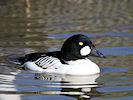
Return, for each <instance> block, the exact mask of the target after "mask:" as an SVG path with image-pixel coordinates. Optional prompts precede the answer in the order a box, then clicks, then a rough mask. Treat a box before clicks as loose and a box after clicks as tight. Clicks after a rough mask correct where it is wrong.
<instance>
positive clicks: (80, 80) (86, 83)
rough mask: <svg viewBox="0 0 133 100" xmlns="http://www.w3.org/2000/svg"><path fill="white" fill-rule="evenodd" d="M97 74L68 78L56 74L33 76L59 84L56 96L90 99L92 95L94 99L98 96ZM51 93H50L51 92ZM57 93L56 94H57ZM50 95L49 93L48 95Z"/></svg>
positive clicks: (67, 76) (68, 76)
mask: <svg viewBox="0 0 133 100" xmlns="http://www.w3.org/2000/svg"><path fill="white" fill-rule="evenodd" d="M98 77H99V74H95V75H90V76H70V75H56V74H46V73H44V74H40V73H37V74H35V78H36V79H40V80H48V81H54V82H57V83H60V85H59V86H58V87H59V88H61V90H60V91H56V94H60V95H66V96H72V97H75V98H78V99H79V98H86V99H90V98H92V97H93V96H94V95H95V97H96V95H97V94H99V93H98V92H97V91H96V88H97V87H98V86H99V85H98V83H97V82H96V79H97V78H98ZM51 92H52V91H51ZM57 92H58V93H57ZM49 94H51V93H49Z"/></svg>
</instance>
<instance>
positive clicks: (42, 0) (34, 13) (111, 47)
mask: <svg viewBox="0 0 133 100" xmlns="http://www.w3.org/2000/svg"><path fill="white" fill-rule="evenodd" d="M74 34H85V35H87V36H88V37H90V38H91V40H92V41H93V43H94V44H95V46H96V47H97V48H98V49H99V50H100V51H101V52H102V53H103V54H105V56H107V58H106V59H99V58H93V57H90V59H92V61H94V62H96V63H97V64H98V65H99V66H102V67H103V68H102V69H103V70H104V69H106V68H107V69H108V67H110V71H109V73H110V74H111V75H110V78H109V80H110V81H111V83H113V82H114V83H115V82H116V81H114V80H117V82H120V84H121V83H123V82H125V81H126V82H128V81H130V83H125V84H124V86H127V87H125V88H124V92H122V91H123V90H122V91H121V90H120V91H117V94H116V91H114V90H115V88H113V89H112V92H111V93H108V92H109V91H102V90H106V88H105V89H104V88H100V89H101V90H99V92H101V91H102V93H105V94H106V95H100V94H101V93H100V94H98V93H97V92H93V93H92V94H95V93H97V95H96V96H95V95H93V96H92V99H93V98H94V100H103V99H100V98H103V97H104V98H105V97H106V100H107V98H113V97H114V98H115V97H117V100H118V99H119V97H122V96H123V98H125V97H126V100H128V98H129V99H130V100H131V98H130V97H131V96H132V95H131V93H132V92H131V89H133V78H131V76H132V72H133V69H132V66H133V0H0V73H1V74H0V84H2V85H1V87H2V89H0V93H1V94H14V92H12V91H16V92H15V93H16V94H22V95H24V94H25V93H24V92H25V91H24V92H22V90H23V88H22V85H23V87H25V88H26V87H27V85H25V84H24V83H25V81H24V80H27V79H25V77H28V78H29V79H32V78H33V77H34V75H33V74H32V73H29V72H25V71H23V70H22V72H21V70H19V67H18V65H15V64H12V63H10V62H8V60H7V59H8V58H10V57H19V56H23V55H25V54H28V53H32V52H37V51H40V52H43V51H47V50H49V49H52V50H54V49H60V47H61V46H62V44H63V42H64V40H65V39H66V38H68V37H69V36H71V35H74ZM112 66H113V67H116V68H117V67H119V68H118V69H113V68H112ZM104 67H105V68H104ZM123 68H126V69H123ZM127 68H129V69H130V70H128V71H127ZM111 69H112V70H113V71H112V70H111ZM114 71H115V72H119V71H126V72H125V73H124V75H123V72H122V73H120V74H119V75H118V76H113V75H114V73H113V74H112V72H114ZM18 73H19V74H18ZM9 74H10V75H9ZM115 75H116V74H115ZM105 76H106V75H104V74H102V75H101V77H100V79H99V80H100V82H101V83H106V82H108V79H107V80H106V78H105ZM123 76H125V78H123ZM7 77H8V78H7ZM10 77H13V79H12V78H10ZM18 77H19V78H20V79H21V78H22V79H23V80H21V85H20V83H17V82H18V79H19V78H18ZM112 77H116V78H118V79H121V78H122V79H123V80H118V79H112ZM104 78H105V80H104ZM10 79H11V80H10ZM13 80H14V81H13ZM5 81H6V82H5ZM34 81H37V80H32V82H34ZM43 82H44V83H45V81H43ZM49 83H51V81H50V82H49ZM5 84H6V86H4V85H5ZM11 84H12V85H13V86H11ZM29 84H30V83H29ZM37 84H39V83H37ZM120 84H119V83H117V85H119V86H120ZM16 85H17V86H18V87H21V88H19V89H16V88H15V86H16ZM129 85H130V86H131V87H129ZM10 86H11V87H10ZM122 86H123V85H122ZM4 87H8V88H9V87H10V88H9V90H8V89H7V91H6V93H5V92H3V88H4ZM29 87H32V84H30V85H29ZM103 87H104V86H103ZM107 87H112V84H111V86H110V85H109V86H107ZM114 87H116V86H114ZM120 88H122V87H120ZM10 89H11V90H10ZM118 90H119V89H118ZM9 91H10V92H9ZM27 91H30V90H29V89H27ZM33 91H34V89H33ZM30 93H31V95H33V94H34V93H33V94H32V92H31V91H30ZM107 94H110V96H109V95H107ZM126 94H127V95H126ZM45 95H46V94H45ZM50 95H51V94H50ZM54 95H55V94H54ZM67 95H68V94H67ZM89 95H90V94H89ZM99 95H100V96H99ZM1 97H2V96H1ZM4 97H5V96H4ZM13 97H14V95H13ZM95 97H97V99H96V98H95ZM14 98H15V97H14ZM29 98H30V96H29ZM31 98H32V97H31ZM44 98H45V96H44ZM46 98H48V96H46ZM57 98H58V96H57ZM59 98H60V97H59ZM59 98H58V99H59ZM19 99H20V98H19ZM32 99H33V98H32ZM36 99H38V97H36ZM61 99H62V97H61ZM63 99H65V98H63ZM69 99H70V98H69ZM75 99H79V97H77V96H76V97H75V96H74V97H73V99H72V100H75ZM14 100H15V99H14ZM24 100H29V99H28V97H27V98H26V99H24ZM66 100H68V99H66ZM109 100H111V99H109ZM115 100H116V98H115ZM120 100H122V98H120Z"/></svg>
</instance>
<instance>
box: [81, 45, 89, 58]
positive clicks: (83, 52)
mask: <svg viewBox="0 0 133 100" xmlns="http://www.w3.org/2000/svg"><path fill="white" fill-rule="evenodd" d="M90 52H91V49H90V47H89V46H85V47H83V48H82V49H81V50H80V54H81V55H82V56H86V55H88V54H90Z"/></svg>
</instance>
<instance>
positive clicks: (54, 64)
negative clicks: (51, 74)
mask: <svg viewBox="0 0 133 100" xmlns="http://www.w3.org/2000/svg"><path fill="white" fill-rule="evenodd" d="M35 64H36V65H38V66H39V67H41V68H44V69H48V68H58V67H59V66H60V65H61V64H62V63H61V62H60V60H59V59H58V58H55V57H52V56H44V57H40V58H39V59H37V60H36V61H35Z"/></svg>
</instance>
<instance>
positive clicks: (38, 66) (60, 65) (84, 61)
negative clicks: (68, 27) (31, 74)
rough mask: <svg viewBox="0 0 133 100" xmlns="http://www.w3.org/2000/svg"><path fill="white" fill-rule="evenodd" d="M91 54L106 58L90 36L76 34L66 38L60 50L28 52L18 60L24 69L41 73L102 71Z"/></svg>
mask: <svg viewBox="0 0 133 100" xmlns="http://www.w3.org/2000/svg"><path fill="white" fill-rule="evenodd" d="M89 56H95V57H100V58H105V56H104V55H103V54H102V53H101V52H99V51H98V50H97V49H96V48H95V46H94V45H93V43H92V42H91V40H90V38H89V37H88V36H86V35H82V34H76V35H73V36H71V37H69V38H68V39H66V40H65V42H64V43H63V45H62V47H61V49H60V50H57V51H51V52H35V53H30V54H26V55H25V56H23V57H19V58H18V61H19V62H20V63H21V65H22V66H23V68H24V69H27V70H30V71H35V72H39V73H55V74H66V75H67V74H68V75H92V74H98V73H100V68H99V66H98V65H97V64H95V63H94V62H92V61H91V60H90V59H89Z"/></svg>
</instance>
